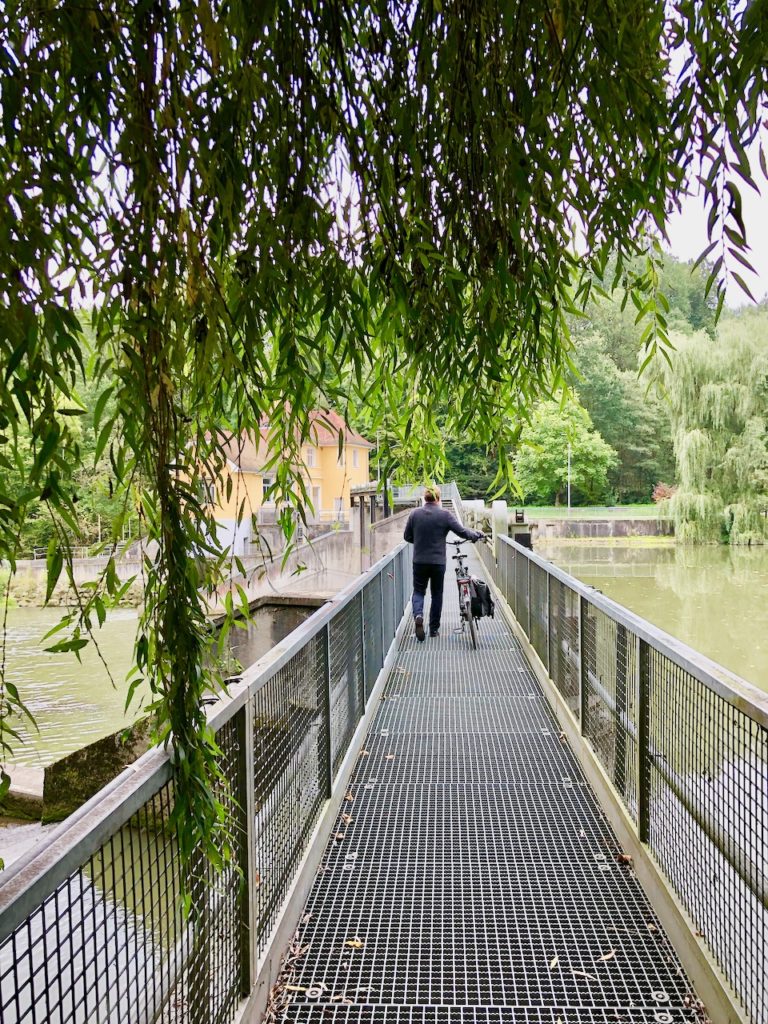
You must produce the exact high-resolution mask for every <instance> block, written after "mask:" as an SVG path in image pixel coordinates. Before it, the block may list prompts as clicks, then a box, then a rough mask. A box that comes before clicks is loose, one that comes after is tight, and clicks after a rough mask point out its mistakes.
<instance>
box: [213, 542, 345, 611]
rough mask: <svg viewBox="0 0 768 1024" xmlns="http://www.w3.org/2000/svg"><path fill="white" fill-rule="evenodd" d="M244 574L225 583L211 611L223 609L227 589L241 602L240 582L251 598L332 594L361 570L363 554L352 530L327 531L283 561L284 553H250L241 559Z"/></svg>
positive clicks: (254, 599)
mask: <svg viewBox="0 0 768 1024" xmlns="http://www.w3.org/2000/svg"><path fill="white" fill-rule="evenodd" d="M242 562H243V565H244V567H245V569H246V574H245V576H242V575H240V574H238V575H236V576H234V577H233V578H232V581H231V583H230V584H229V585H227V586H222V587H220V588H219V590H218V592H217V597H216V599H214V600H213V601H212V602H211V605H210V610H211V613H212V614H216V613H217V612H220V611H221V610H222V608H223V602H224V599H225V597H226V594H227V592H228V591H230V590H231V591H233V598H234V599H235V601H236V602H239V597H238V595H237V592H236V591H235V587H236V586H237V585H239V586H241V587H242V588H243V590H244V591H245V593H246V595H247V597H248V601H249V602H251V603H252V602H253V601H257V600H259V599H260V598H264V597H270V596H274V595H275V594H303V595H307V596H310V597H322V596H327V597H330V596H331V595H332V594H334V593H335V592H336V591H338V590H340V589H341V588H342V587H343V586H344V585H345V584H346V583H348V582H350V580H352V579H354V578H355V577H356V576H358V575H359V574H360V572H362V554H361V550H360V543H359V541H358V538H357V535H356V533H355V532H354V531H352V530H339V531H334V532H331V533H327V534H325V535H324V536H322V537H318V539H317V540H315V541H313V542H312V543H311V544H302V545H301V546H300V547H297V548H296V549H295V550H294V551H292V552H291V554H290V555H289V556H288V558H287V560H286V561H285V564H283V557H282V555H280V554H278V555H276V556H275V557H274V558H273V559H266V558H263V559H262V558H258V557H254V556H247V557H244V558H243V559H242Z"/></svg>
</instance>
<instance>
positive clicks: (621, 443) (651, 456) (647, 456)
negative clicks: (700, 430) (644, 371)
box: [573, 335, 675, 502]
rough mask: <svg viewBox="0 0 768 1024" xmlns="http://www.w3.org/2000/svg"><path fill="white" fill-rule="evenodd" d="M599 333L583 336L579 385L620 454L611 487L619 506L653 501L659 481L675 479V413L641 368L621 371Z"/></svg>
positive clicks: (598, 426) (576, 356) (578, 350)
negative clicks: (641, 376) (641, 373)
mask: <svg viewBox="0 0 768 1024" xmlns="http://www.w3.org/2000/svg"><path fill="white" fill-rule="evenodd" d="M606 348H607V343H606V342H605V341H604V339H603V338H602V337H600V336H598V335H582V336H580V337H579V338H578V340H577V343H576V350H575V352H574V363H575V365H576V367H577V369H578V371H579V374H578V375H576V376H574V378H573V384H574V387H575V388H576V389H577V390H578V395H579V401H580V402H581V404H582V405H583V406H584V408H585V409H586V410H587V412H588V413H589V415H590V417H591V419H592V423H593V425H594V427H595V430H597V432H598V433H599V434H600V435H601V437H602V438H603V439H604V440H605V441H606V443H607V444H609V445H610V446H611V447H612V448H613V449H614V450H615V452H616V455H617V461H616V464H615V465H614V466H613V468H612V469H611V470H610V473H609V484H610V487H611V490H612V491H613V492H614V494H615V496H616V499H617V500H618V501H619V502H633V501H641V502H642V501H649V500H650V498H651V493H652V491H653V488H654V485H655V484H656V483H658V481H659V480H672V479H673V478H674V471H675V461H674V454H673V450H672V430H671V427H670V422H669V411H668V409H667V407H666V404H665V403H664V401H663V400H661V399H660V398H659V396H658V394H657V393H656V391H655V390H651V391H647V390H646V385H645V383H644V382H643V381H642V380H640V379H638V373H637V370H636V369H635V370H620V369H619V368H618V366H617V365H616V363H615V362H614V361H613V359H612V358H611V357H610V355H609V354H608V352H607V351H606Z"/></svg>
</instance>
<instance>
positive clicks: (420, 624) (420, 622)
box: [416, 615, 425, 644]
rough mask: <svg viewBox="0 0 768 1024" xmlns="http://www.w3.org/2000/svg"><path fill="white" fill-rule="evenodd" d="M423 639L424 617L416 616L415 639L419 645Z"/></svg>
mask: <svg viewBox="0 0 768 1024" xmlns="http://www.w3.org/2000/svg"><path fill="white" fill-rule="evenodd" d="M424 637H425V633H424V616H423V615H417V616H416V639H417V640H418V641H419V643H420V644H423V643H424Z"/></svg>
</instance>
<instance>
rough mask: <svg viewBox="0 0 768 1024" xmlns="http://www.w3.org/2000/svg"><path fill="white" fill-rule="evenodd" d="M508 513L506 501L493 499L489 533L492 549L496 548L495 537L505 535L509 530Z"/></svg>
mask: <svg viewBox="0 0 768 1024" xmlns="http://www.w3.org/2000/svg"><path fill="white" fill-rule="evenodd" d="M508 524H509V513H508V511H507V503H506V501H494V503H493V504H492V505H491V534H492V536H493V550H494V551H495V550H496V538H497V537H506V536H507V535H508V532H509V526H508Z"/></svg>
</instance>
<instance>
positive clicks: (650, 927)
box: [648, 921, 659, 932]
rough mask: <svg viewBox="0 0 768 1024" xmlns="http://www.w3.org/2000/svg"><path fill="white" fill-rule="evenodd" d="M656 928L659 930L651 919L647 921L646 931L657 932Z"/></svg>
mask: <svg viewBox="0 0 768 1024" xmlns="http://www.w3.org/2000/svg"><path fill="white" fill-rule="evenodd" d="M658 930H659V929H658V928H657V927H656V925H655V924H653V922H652V921H649V922H648V931H649V932H657V931H658Z"/></svg>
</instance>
